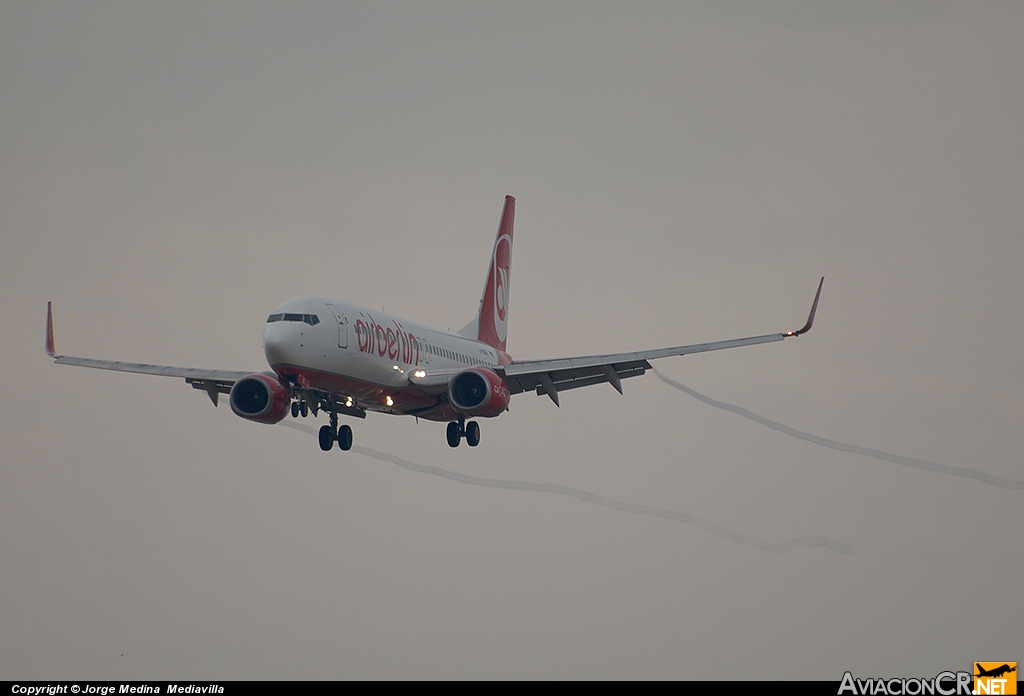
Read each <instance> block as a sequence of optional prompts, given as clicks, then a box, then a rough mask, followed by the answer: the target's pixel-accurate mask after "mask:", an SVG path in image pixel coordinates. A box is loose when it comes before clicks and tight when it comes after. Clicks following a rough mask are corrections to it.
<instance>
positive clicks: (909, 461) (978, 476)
mask: <svg viewBox="0 0 1024 696" xmlns="http://www.w3.org/2000/svg"><path fill="white" fill-rule="evenodd" d="M654 374H656V375H657V376H658V379H660V380H661V381H662V382H664V383H665V384H668V385H669V386H672V387H675V388H676V389H678V390H679V391H682V392H686V393H687V394H689V395H690V396H692V397H693V398H695V399H697V400H698V401H703V402H704V403H706V404H708V405H709V406H714V407H715V408H720V409H722V410H723V411H732V412H733V413H738V414H739V415H741V416H743V417H744V418H747V419H749V420H752V421H754V422H755V423H760V424H761V425H763V426H765V427H768V428H771V429H772V430H778V431H779V432H780V433H785V434H786V435H789V436H790V437H795V438H797V439H798V440H806V441H807V442H813V443H814V444H816V445H821V446H822V447H828V448H829V449H834V450H838V451H840V452H850V453H852V454H859V455H860V456H862V457H873V458H875V459H880V460H882V461H883V462H892V463H893V464H901V465H903V466H913V467H916V468H918V469H926V470H928V471H934V472H936V473H938V474H948V475H950V476H963V477H964V478H971V479H974V480H975V481H981V482H982V483H987V484H988V485H990V486H996V487H997V488H1012V489H1016V490H1024V481H1012V480H1010V479H1004V478H999V477H998V476H992V475H991V474H986V473H985V472H984V471H978V470H977V469H969V468H967V467H965V466H952V465H950V464H939V463H937V462H929V461H925V460H924V459H914V458H913V457H903V456H900V455H898V454H889V453H888V452H882V451H879V450H876V449H871V448H870V447H858V446H857V445H848V444H846V443H844V442H836V441H835V440H829V439H828V438H824V437H818V436H817V435H811V434H810V433H805V432H803V431H802V430H797V429H795V428H790V427H789V426H788V425H783V424H782V423H776V422H775V421H773V420H768V419H767V418H765V417H764V416H759V415H757V414H756V413H751V412H750V411H748V410H747V409H745V408H743V407H742V406H735V405H733V404H727V403H724V402H722V401H717V400H715V399H712V398H711V397H710V396H705V395H704V394H701V393H700V392H697V391H694V390H693V389H690V388H689V387H687V386H686V385H684V384H680V383H679V382H676V381H675V380H673V379H669V378H668V377H666V376H665V375H663V374H661V373H660V372H658V370H657V369H654Z"/></svg>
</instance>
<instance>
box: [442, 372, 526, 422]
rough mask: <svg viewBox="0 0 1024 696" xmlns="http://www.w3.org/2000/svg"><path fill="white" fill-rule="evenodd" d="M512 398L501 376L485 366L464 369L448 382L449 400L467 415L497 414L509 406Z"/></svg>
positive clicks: (487, 416)
mask: <svg viewBox="0 0 1024 696" xmlns="http://www.w3.org/2000/svg"><path fill="white" fill-rule="evenodd" d="M511 398H512V395H511V394H509V392H508V387H506V386H505V382H504V381H502V379H501V377H499V376H498V375H497V373H495V372H494V371H492V370H488V369H487V368H485V367H471V368H469V369H468V370H463V371H462V372H460V373H459V374H457V375H455V377H454V378H453V379H452V381H451V382H449V384H448V400H449V401H450V402H451V404H452V406H454V407H455V410H456V411H458V412H460V413H464V414H466V415H467V416H481V417H484V418H490V417H493V416H497V415H499V414H500V413H501V412H502V411H504V410H505V409H507V408H508V402H509V399H511Z"/></svg>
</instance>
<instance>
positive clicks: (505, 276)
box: [492, 234, 512, 342]
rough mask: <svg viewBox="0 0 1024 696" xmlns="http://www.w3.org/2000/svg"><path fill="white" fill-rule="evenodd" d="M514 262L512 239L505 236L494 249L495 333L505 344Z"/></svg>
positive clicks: (500, 238) (502, 236)
mask: <svg viewBox="0 0 1024 696" xmlns="http://www.w3.org/2000/svg"><path fill="white" fill-rule="evenodd" d="M511 262H512V237H511V236H509V235H507V234H503V235H501V236H500V237H499V238H498V243H497V246H496V247H495V249H494V268H493V269H492V275H493V277H494V331H495V333H496V334H497V335H498V340H499V341H502V342H504V341H505V338H506V335H507V334H508V296H509V294H508V291H509V268H510V266H511Z"/></svg>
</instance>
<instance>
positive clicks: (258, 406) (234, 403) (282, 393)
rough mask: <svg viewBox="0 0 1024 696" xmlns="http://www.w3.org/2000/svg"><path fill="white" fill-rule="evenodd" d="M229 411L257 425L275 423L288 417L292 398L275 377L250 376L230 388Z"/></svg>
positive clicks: (267, 373) (257, 374) (272, 375)
mask: <svg viewBox="0 0 1024 696" xmlns="http://www.w3.org/2000/svg"><path fill="white" fill-rule="evenodd" d="M229 401H230V402H231V410H232V411H234V412H235V415H236V416H241V417H242V418H245V419H246V420H251V421H256V422H257V423H270V424H273V423H277V422H279V421H280V420H282V419H283V418H284V417H285V416H286V415H288V409H289V408H290V407H291V402H292V397H291V395H290V394H289V391H288V387H287V386H286V385H285V384H282V382H281V380H279V379H278V378H277V375H275V374H271V373H269V372H261V373H256V374H251V375H248V376H246V377H243V378H242V379H240V380H238V381H237V382H235V386H233V387H231V397H230V399H229Z"/></svg>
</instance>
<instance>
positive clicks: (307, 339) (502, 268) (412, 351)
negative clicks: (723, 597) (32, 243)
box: [46, 196, 825, 451]
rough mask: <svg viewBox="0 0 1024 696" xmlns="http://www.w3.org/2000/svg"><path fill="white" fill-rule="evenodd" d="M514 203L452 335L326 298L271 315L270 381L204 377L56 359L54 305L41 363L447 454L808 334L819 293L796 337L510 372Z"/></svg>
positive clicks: (304, 300)
mask: <svg viewBox="0 0 1024 696" xmlns="http://www.w3.org/2000/svg"><path fill="white" fill-rule="evenodd" d="M515 204H516V202H515V198H513V197H512V196H506V197H505V204H504V207H503V208H502V212H501V218H500V222H499V224H498V233H497V236H496V238H495V240H494V248H493V250H492V252H491V259H490V264H489V265H488V267H487V276H486V281H485V283H484V289H483V293H482V295H481V297H480V304H479V306H478V308H477V313H476V316H475V317H474V318H473V320H472V321H470V322H469V323H468V324H467V325H466V326H465V327H463V328H462V329H461V330H459V331H458V332H456V333H451V332H449V331H442V330H440V329H435V328H431V327H428V326H424V325H423V324H419V323H416V322H414V321H410V320H408V319H402V318H400V317H396V316H392V315H390V314H386V313H385V312H383V311H379V312H378V311H376V310H372V309H367V308H366V307H359V306H357V305H354V304H350V303H348V302H342V301H339V300H332V299H327V298H322V297H300V298H297V299H293V300H289V301H287V302H285V303H284V304H282V305H281V306H279V307H277V308H276V309H275V310H274V311H273V312H272V313H271V314H270V316H269V317H267V322H266V325H265V327H264V333H263V348H264V353H265V354H266V357H267V363H268V364H269V365H270V371H265V372H245V371H232V370H204V369H197V368H190V367H172V366H168V365H148V364H143V363H127V362H117V361H111V360H95V359H92V358H78V357H72V356H67V355H57V353H56V350H55V349H54V338H53V305H52V302H48V303H47V307H46V354H47V355H49V356H50V357H51V358H53V359H54V362H55V363H57V364H59V365H75V366H79V367H92V368H97V369H101V370H114V371H118V372H133V373H140V374H147V375H161V376H165V377H177V378H184V380H185V382H186V383H187V384H190V385H192V387H193V388H194V389H199V390H202V391H205V392H206V393H207V394H208V395H209V397H210V400H211V401H212V402H213V405H214V406H216V405H217V403H218V399H219V396H220V394H227V395H228V403H229V404H230V406H231V410H232V411H233V412H234V413H235V414H236V415H238V416H240V417H242V418H245V419H247V420H250V421H255V422H257V423H267V424H274V423H278V422H280V421H281V420H283V419H284V418H285V417H286V416H288V415H289V413H290V414H291V416H292V417H293V418H295V417H298V416H300V415H301V416H303V417H305V416H306V415H308V413H309V412H310V411H312V413H313V415H314V416H316V415H317V413H318V412H319V411H324V412H326V413H327V414H328V416H329V419H330V423H329V424H328V425H324V426H323V427H321V428H320V431H319V434H318V436H319V444H320V448H321V449H322V450H324V451H329V450H330V449H332V448H333V446H334V444H335V443H337V445H338V448H339V449H341V450H349V449H351V448H352V428H351V426H349V425H347V424H345V425H341V426H339V425H338V417H339V416H350V417H355V418H365V417H366V413H367V412H368V411H373V412H378V413H387V414H392V415H411V416H416V417H417V418H423V419H426V420H431V421H439V422H442V423H444V422H446V423H448V426H447V431H446V436H447V440H448V445H449V446H451V447H458V446H459V444H460V443H461V442H462V440H463V439H465V440H466V444H468V445H469V446H470V447H476V446H477V445H478V444H479V443H480V426H479V424H478V423H477V421H475V420H467V419H472V418H494V417H496V416H499V415H501V414H502V413H504V412H505V411H507V410H508V409H509V403H510V400H511V398H512V396H513V395H515V394H521V393H525V392H536V394H537V395H538V396H547V397H548V398H550V399H551V401H552V402H554V404H555V406H559V401H558V395H559V393H560V392H563V391H566V390H569V389H577V388H580V387H587V386H590V385H594V384H601V383H605V382H607V383H609V384H611V386H612V387H614V388H615V390H616V391H618V392H619V393H620V394H621V393H622V380H624V379H627V378H630V377H637V376H640V375H642V374H644V372H645V371H647V370H649V369H651V364H650V361H651V360H653V359H656V358H666V357H670V356H676V355H688V354H690V353H705V352H708V351H713V350H723V349H725V348H738V347H740V346H750V345H756V344H760V343H771V342H774V341H782V340H784V339H786V338H789V337H792V336H800V335H802V334H805V333H807V332H808V331H810V329H811V325H812V324H813V323H814V313H815V312H816V311H817V308H818V300H819V298H820V297H821V288H822V285H824V282H825V278H824V277H822V279H821V281H820V282H819V283H818V290H817V293H816V294H815V296H814V302H813V304H812V305H811V312H810V314H809V315H808V317H807V323H806V324H804V326H803V327H802V328H800V329H797V330H796V331H787V332H784V333H776V334H767V335H764V336H752V337H749V338H739V339H733V340H728V341H715V342H711V343H697V344H692V345H686V346H676V347H674V348H661V349H657V350H641V351H637V352H634V353H615V354H609V355H588V356H583V357H571V358H558V359H553V360H513V359H512V357H511V356H510V355H509V354H508V353H507V352H506V344H507V338H508V312H509V289H510V282H511V269H512V237H513V226H514V222H515Z"/></svg>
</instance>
